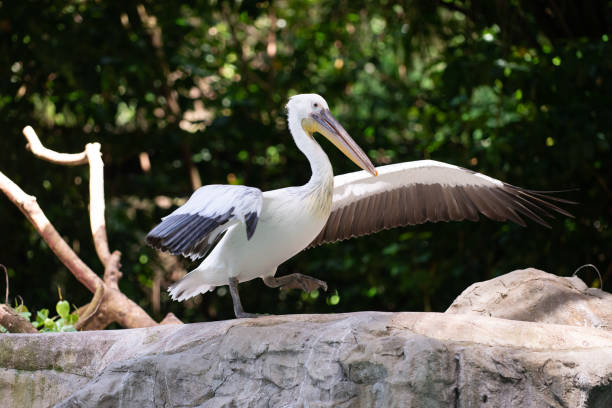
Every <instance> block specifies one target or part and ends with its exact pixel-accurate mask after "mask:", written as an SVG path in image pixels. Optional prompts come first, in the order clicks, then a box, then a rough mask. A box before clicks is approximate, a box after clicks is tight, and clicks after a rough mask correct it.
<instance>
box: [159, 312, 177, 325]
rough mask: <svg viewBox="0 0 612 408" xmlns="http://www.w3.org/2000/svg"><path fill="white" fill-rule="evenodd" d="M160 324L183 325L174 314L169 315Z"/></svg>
mask: <svg viewBox="0 0 612 408" xmlns="http://www.w3.org/2000/svg"><path fill="white" fill-rule="evenodd" d="M159 324H183V322H181V321H180V320H179V318H178V317H176V316H175V315H174V313H168V314H167V315H166V317H164V319H163V320H162V321H161V322H159Z"/></svg>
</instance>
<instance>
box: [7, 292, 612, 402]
mask: <svg viewBox="0 0 612 408" xmlns="http://www.w3.org/2000/svg"><path fill="white" fill-rule="evenodd" d="M543 290H545V289H543ZM0 398H1V399H2V400H1V403H0V406H2V407H30V406H33V407H47V406H54V405H56V406H59V407H139V408H144V407H419V408H420V407H481V406H482V407H572V408H573V407H586V406H588V407H612V332H610V331H608V330H603V329H600V328H594V327H577V326H570V325H559V324H550V323H541V322H526V321H512V320H508V319H500V318H495V317H489V316H483V315H479V314H471V313H469V314H450V313H447V314H441V313H377V312H361V313H351V314H341V315H294V316H268V317H263V318H259V319H242V320H232V321H223V322H212V323H198V324H189V325H178V326H160V327H153V328H147V329H134V330H119V331H103V332H85V333H63V334H40V335H22V334H14V335H2V336H0Z"/></svg>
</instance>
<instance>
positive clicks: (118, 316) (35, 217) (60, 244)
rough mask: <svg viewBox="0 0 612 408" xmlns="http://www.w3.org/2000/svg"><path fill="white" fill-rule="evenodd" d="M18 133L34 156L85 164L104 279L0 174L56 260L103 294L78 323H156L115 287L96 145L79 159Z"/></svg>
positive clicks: (27, 131)
mask: <svg viewBox="0 0 612 408" xmlns="http://www.w3.org/2000/svg"><path fill="white" fill-rule="evenodd" d="M23 133H24V135H25V137H26V138H27V139H28V141H29V146H30V150H32V152H34V154H36V156H38V157H41V158H43V159H45V160H49V161H51V162H54V163H58V164H65V165H76V164H83V163H87V162H89V164H90V196H91V197H90V220H91V229H92V236H93V239H94V243H95V247H96V253H97V254H98V257H99V258H100V260H101V261H102V263H103V264H104V266H105V271H104V280H102V279H100V277H99V276H98V275H97V274H96V273H95V272H93V271H92V270H91V269H90V268H89V267H88V266H87V265H86V264H85V263H84V262H83V261H82V260H81V259H80V258H79V257H78V255H77V254H76V253H75V252H74V251H73V250H72V248H70V246H69V245H68V244H67V243H66V241H64V239H63V238H62V237H61V236H60V234H59V233H58V232H57V230H56V229H55V227H54V226H53V225H52V224H51V222H50V221H49V220H48V219H47V217H46V216H45V214H44V212H43V211H42V209H41V208H40V206H39V205H38V203H37V202H36V197H34V196H31V195H28V194H26V193H25V192H24V191H23V190H22V189H21V188H20V187H19V186H18V185H17V184H15V183H14V182H13V181H12V180H10V179H9V178H8V177H6V176H5V175H4V174H3V173H2V172H0V191H2V192H3V193H4V194H5V195H6V196H7V197H8V198H9V199H10V200H11V201H12V202H13V203H14V204H15V205H16V206H17V208H19V210H20V211H21V212H22V213H23V214H24V215H25V216H26V218H28V220H29V221H30V222H31V223H32V225H33V226H34V228H35V229H36V231H37V232H38V233H39V234H40V236H41V237H42V238H43V239H44V240H45V242H46V243H47V244H48V245H49V247H50V248H51V250H52V251H53V252H54V253H55V255H56V256H57V257H58V258H59V259H60V261H61V262H62V263H63V264H64V265H65V266H66V267H67V268H68V270H70V272H71V273H72V274H73V275H74V276H75V277H76V278H77V279H78V280H79V282H81V283H82V284H83V285H84V286H85V287H86V288H87V289H88V290H89V291H90V292H92V293H94V294H95V293H96V292H98V291H99V290H102V292H103V293H104V296H101V297H99V299H96V296H94V299H95V300H96V302H93V300H92V302H91V303H90V304H94V305H95V309H94V310H93V312H92V313H89V312H90V311H89V310H88V314H87V315H86V319H85V320H84V321H83V323H82V324H81V325H80V327H83V328H85V326H86V328H98V329H102V328H104V327H106V326H107V325H108V324H110V323H112V322H117V323H119V324H120V325H122V326H123V327H128V328H133V327H147V326H154V325H156V324H157V323H155V321H154V320H153V319H152V318H151V317H150V316H149V315H148V314H147V313H146V312H145V311H144V310H143V309H142V308H141V307H140V306H138V305H137V304H136V303H134V302H133V301H132V300H130V299H129V298H127V297H126V296H125V295H124V294H123V293H121V291H120V290H119V285H118V281H119V279H120V278H121V275H122V274H121V271H120V270H119V268H120V266H121V265H120V258H121V253H120V252H119V251H114V252H113V253H112V254H111V253H110V250H109V247H108V240H107V237H106V222H105V218H104V209H105V208H104V207H105V205H104V185H103V184H104V175H103V168H104V164H103V162H102V158H101V154H100V144H98V143H90V144H88V145H86V146H85V151H84V152H83V153H82V155H83V156H84V158H85V160H84V161H83V160H81V157H80V156H81V154H77V155H70V154H64V153H57V152H54V151H52V150H50V149H47V148H45V147H44V146H43V145H42V143H41V142H40V139H39V138H38V136H37V135H36V132H35V131H34V129H32V128H31V127H29V126H28V127H26V128H24V130H23ZM99 288H102V289H99ZM177 320H178V319H177Z"/></svg>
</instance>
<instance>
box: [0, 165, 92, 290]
mask: <svg viewBox="0 0 612 408" xmlns="http://www.w3.org/2000/svg"><path fill="white" fill-rule="evenodd" d="M0 190H1V191H2V192H3V193H4V194H5V195H6V196H7V197H8V198H9V200H11V201H12V202H13V204H15V205H16V206H17V208H19V210H20V211H21V212H22V213H23V215H25V216H26V218H27V219H28V220H29V221H30V223H32V225H33V226H34V228H35V229H36V231H37V232H38V233H39V234H40V236H41V237H42V239H44V240H45V242H46V243H47V244H48V245H49V248H51V250H52V251H53V253H54V254H55V255H56V256H57V257H58V258H59V259H60V261H61V262H62V263H63V264H64V265H66V268H68V270H70V272H72V274H73V275H74V276H75V278H77V279H78V281H79V282H81V283H82V284H83V285H85V287H86V288H87V289H89V291H90V292H92V293H93V292H95V290H96V287H97V286H98V284H99V283H102V280H101V279H100V278H99V277H98V275H96V274H95V272H94V271H92V270H91V269H89V267H88V266H87V265H85V263H84V262H83V261H81V259H80V258H79V257H78V255H77V254H75V253H74V251H73V250H72V248H70V246H69V245H68V244H67V243H66V241H64V239H63V238H62V237H61V236H60V234H59V233H58V232H57V230H56V229H55V227H53V225H52V224H51V222H50V221H49V219H48V218H47V217H46V216H45V213H43V211H42V209H41V208H40V206H39V205H38V203H37V202H36V197H34V196H31V195H28V194H26V193H25V192H24V191H23V190H22V189H21V188H19V186H18V185H17V184H15V183H14V182H13V181H12V180H11V179H9V178H8V177H6V176H5V175H4V174H3V173H2V172H0Z"/></svg>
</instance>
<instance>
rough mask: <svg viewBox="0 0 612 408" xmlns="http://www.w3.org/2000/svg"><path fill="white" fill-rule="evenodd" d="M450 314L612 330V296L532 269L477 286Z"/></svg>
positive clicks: (467, 293) (574, 280)
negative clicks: (467, 314) (466, 314)
mask: <svg viewBox="0 0 612 408" xmlns="http://www.w3.org/2000/svg"><path fill="white" fill-rule="evenodd" d="M446 313H461V314H464V313H469V314H479V315H483V316H492V317H500V318H502V319H510V320H521V321H525V322H542V323H556V324H566V325H571V326H583V327H596V328H602V329H607V330H612V294H610V293H607V292H604V291H602V290H600V289H593V288H589V287H587V286H586V285H585V284H584V282H583V281H582V280H580V278H578V277H569V278H566V277H561V276H556V275H552V274H550V273H546V272H543V271H540V270H537V269H533V268H529V269H523V270H518V271H514V272H510V273H508V274H506V275H502V276H499V277H497V278H494V279H491V280H488V281H485V282H478V283H475V284H473V285H472V286H470V287H469V288H467V289H466V290H464V291H463V293H462V294H461V295H459V297H458V298H457V299H455V301H454V302H453V304H452V305H450V307H449V308H448V310H447V311H446ZM611 406H612V405H611Z"/></svg>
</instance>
